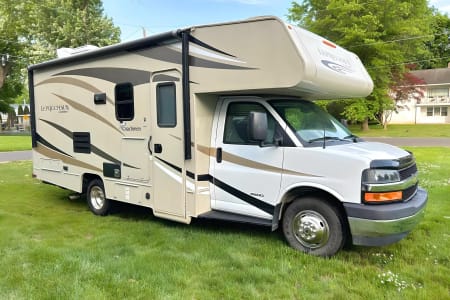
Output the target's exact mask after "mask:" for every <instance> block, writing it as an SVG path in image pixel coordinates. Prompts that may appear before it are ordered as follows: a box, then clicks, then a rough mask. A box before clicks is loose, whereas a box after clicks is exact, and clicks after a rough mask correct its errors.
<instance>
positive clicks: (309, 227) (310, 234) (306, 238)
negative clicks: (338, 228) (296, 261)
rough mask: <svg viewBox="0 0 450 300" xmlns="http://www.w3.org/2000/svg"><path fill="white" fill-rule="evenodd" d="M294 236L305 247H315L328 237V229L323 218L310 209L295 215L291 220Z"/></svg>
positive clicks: (318, 246) (323, 243) (319, 245)
mask: <svg viewBox="0 0 450 300" xmlns="http://www.w3.org/2000/svg"><path fill="white" fill-rule="evenodd" d="M292 226H293V228H292V229H293V233H294V235H295V238H296V239H297V240H298V241H299V242H300V243H301V244H302V245H303V246H305V247H307V248H310V249H317V248H320V247H322V246H324V245H325V244H326V243H327V242H328V239H329V238H330V229H329V227H328V223H327V221H326V220H325V218H324V217H323V216H322V215H321V214H319V213H317V212H315V211H311V210H304V211H301V212H299V213H298V214H297V215H295V217H294V219H293V222H292Z"/></svg>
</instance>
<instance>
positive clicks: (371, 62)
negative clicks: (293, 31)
mask: <svg viewBox="0 0 450 300" xmlns="http://www.w3.org/2000/svg"><path fill="white" fill-rule="evenodd" d="M288 18H289V19H290V20H291V21H293V22H296V23H298V24H299V25H300V26H303V27H306V28H307V29H308V30H311V31H313V32H315V33H318V34H319V35H322V36H324V37H326V38H328V39H330V40H331V41H334V42H336V43H337V44H339V45H341V46H343V47H344V48H347V49H349V50H350V51H352V52H355V53H356V54H357V55H358V56H359V57H360V59H361V60H362V62H363V63H364V65H365V66H366V68H367V71H368V72H369V74H370V75H371V77H372V79H373V81H374V91H373V93H372V94H371V95H370V96H369V97H367V98H366V99H359V100H355V101H353V102H352V103H351V104H350V105H349V106H348V107H347V108H346V110H345V112H344V115H345V116H346V118H348V119H349V120H352V121H361V120H366V119H368V118H369V119H371V118H377V117H379V116H380V113H382V112H383V111H384V110H386V109H389V108H392V106H393V102H392V100H390V98H389V95H388V91H389V87H390V85H391V84H392V82H393V81H394V80H395V78H398V76H397V74H399V73H400V74H402V73H404V72H405V71H406V68H405V62H410V61H415V60H418V59H420V58H422V57H423V56H424V55H426V54H427V53H428V48H427V47H426V46H425V44H424V40H423V39H418V38H415V37H417V36H428V38H431V37H432V35H431V33H432V32H433V31H432V27H431V26H430V24H432V20H433V14H432V9H431V8H429V7H428V6H427V1H426V0H402V1H398V0H385V1H370V2H365V1H361V2H360V1H344V0H331V1H329V0H304V1H302V2H300V3H298V2H293V3H292V7H291V8H290V9H289V15H288Z"/></svg>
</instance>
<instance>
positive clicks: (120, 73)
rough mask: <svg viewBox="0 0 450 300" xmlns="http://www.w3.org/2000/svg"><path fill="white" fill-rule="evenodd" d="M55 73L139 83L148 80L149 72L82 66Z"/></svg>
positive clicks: (115, 81)
mask: <svg viewBox="0 0 450 300" xmlns="http://www.w3.org/2000/svg"><path fill="white" fill-rule="evenodd" d="M55 75H76V76H86V77H92V78H98V79H102V80H106V81H109V82H112V83H115V84H117V83H123V82H130V83H131V84H132V85H140V84H144V83H148V82H150V76H151V72H148V71H143V70H136V69H128V68H109V67H103V68H84V69H74V70H70V71H65V72H61V73H57V74H55Z"/></svg>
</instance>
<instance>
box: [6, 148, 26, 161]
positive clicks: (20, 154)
mask: <svg viewBox="0 0 450 300" xmlns="http://www.w3.org/2000/svg"><path fill="white" fill-rule="evenodd" d="M15 160H31V150H28V151H12V152H0V162H8V161H15Z"/></svg>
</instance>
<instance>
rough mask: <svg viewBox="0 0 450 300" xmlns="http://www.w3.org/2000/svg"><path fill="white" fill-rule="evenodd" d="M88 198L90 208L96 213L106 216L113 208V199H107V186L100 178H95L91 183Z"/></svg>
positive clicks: (87, 193)
mask: <svg viewBox="0 0 450 300" xmlns="http://www.w3.org/2000/svg"><path fill="white" fill-rule="evenodd" d="M86 200H87V203H88V206H89V209H90V210H91V211H92V212H93V213H94V214H95V215H99V216H105V215H107V214H108V212H109V210H110V208H111V201H110V200H108V199H106V194H105V188H104V186H103V182H102V181H101V180H100V179H94V180H92V181H91V182H90V183H89V186H88V188H87V192H86Z"/></svg>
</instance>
